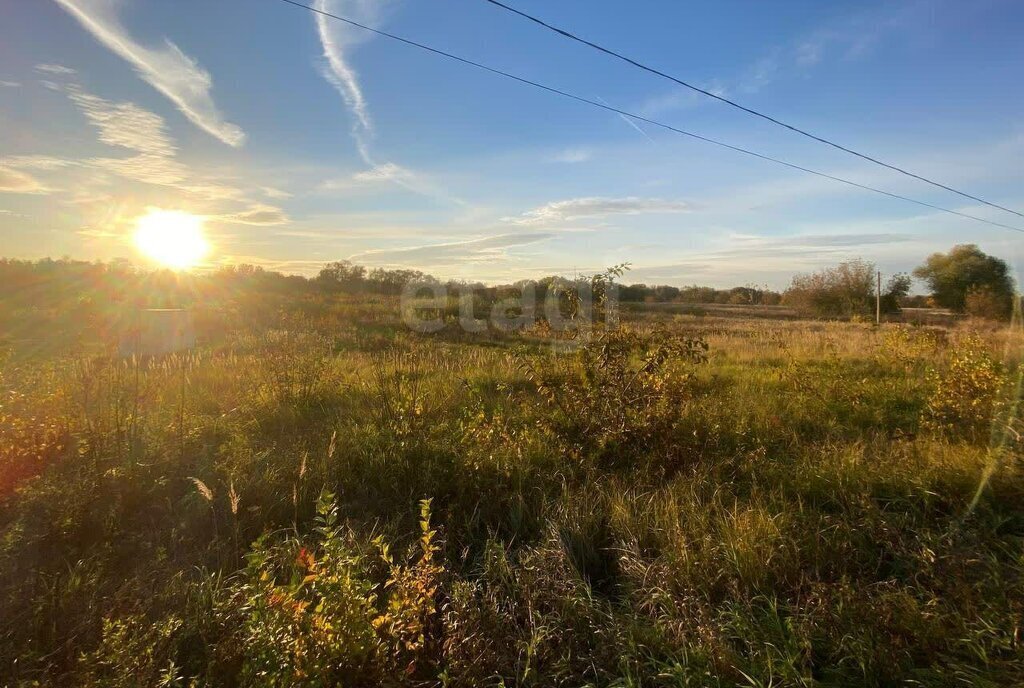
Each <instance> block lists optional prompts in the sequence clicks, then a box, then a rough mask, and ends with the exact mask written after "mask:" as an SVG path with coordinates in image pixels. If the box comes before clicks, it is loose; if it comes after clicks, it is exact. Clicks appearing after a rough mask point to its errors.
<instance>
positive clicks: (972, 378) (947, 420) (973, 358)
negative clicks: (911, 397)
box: [925, 334, 1006, 441]
mask: <svg viewBox="0 0 1024 688" xmlns="http://www.w3.org/2000/svg"><path fill="white" fill-rule="evenodd" d="M928 379H929V382H930V383H931V386H932V390H933V391H932V395H931V397H930V398H929V399H928V404H927V407H926V409H925V425H926V427H930V428H932V429H933V430H936V431H938V432H941V433H944V434H947V435H953V436H957V435H959V436H964V437H968V438H970V439H972V440H975V441H977V440H982V439H988V434H987V433H988V431H989V428H990V427H991V424H992V419H993V416H994V415H995V411H996V404H997V403H998V394H999V391H1000V390H1001V389H1002V387H1003V385H1004V384H1005V381H1006V378H1005V373H1004V370H1003V368H1002V366H1001V365H1000V364H999V363H998V362H997V361H996V360H995V359H993V358H992V355H991V354H990V353H989V351H988V349H987V347H986V346H985V344H984V342H982V340H981V338H980V337H978V335H976V334H971V335H968V336H967V337H966V338H965V339H964V340H963V341H962V342H961V343H960V344H959V345H958V346H957V347H956V348H955V349H954V350H953V352H952V356H951V358H950V361H949V365H948V367H947V368H946V369H945V370H941V369H933V370H932V371H931V372H930V374H929V376H928Z"/></svg>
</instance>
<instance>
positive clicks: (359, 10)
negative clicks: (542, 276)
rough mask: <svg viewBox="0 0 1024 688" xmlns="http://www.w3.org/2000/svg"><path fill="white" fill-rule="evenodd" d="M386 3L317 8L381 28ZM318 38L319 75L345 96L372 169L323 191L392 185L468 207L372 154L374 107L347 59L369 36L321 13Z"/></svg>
mask: <svg viewBox="0 0 1024 688" xmlns="http://www.w3.org/2000/svg"><path fill="white" fill-rule="evenodd" d="M387 6H388V2H387V1H386V0H316V2H315V4H314V7H315V8H316V9H318V10H320V11H321V12H329V13H331V14H341V15H344V16H346V17H352V18H353V19H355V20H356V21H358V22H360V23H361V24H365V25H367V26H374V25H376V24H379V23H380V21H381V18H382V16H383V13H384V12H385V11H386V9H387ZM314 20H315V22H316V30H317V36H318V37H319V38H320V45H321V47H322V48H323V58H324V62H323V64H322V65H321V72H322V73H323V76H324V78H325V79H326V80H327V81H328V82H329V83H330V84H331V85H332V86H334V88H335V89H336V90H337V91H338V93H340V94H341V97H342V100H343V101H344V102H345V107H346V108H347V109H348V111H349V113H350V114H351V116H352V127H351V131H352V138H353V140H354V141H355V144H356V150H357V151H358V153H359V157H360V158H361V159H362V161H363V162H364V163H365V164H366V165H368V166H369V167H370V169H368V170H366V171H364V172H359V173H356V174H355V175H353V176H352V177H351V178H350V179H347V180H346V179H330V180H327V181H325V182H324V183H322V184H321V185H320V188H319V190H320V191H339V190H344V189H349V188H352V187H353V184H354V185H360V184H366V183H374V182H392V183H394V184H398V185H399V186H402V187H404V188H406V189H408V190H409V191H412V192H414V193H417V194H420V195H422V196H426V197H430V198H435V199H440V200H442V201H445V202H448V203H452V204H455V205H465V202H464V201H462V200H461V199H459V198H456V197H455V196H452V195H451V194H449V193H448V192H447V191H445V190H444V189H440V188H438V187H437V186H436V185H434V184H432V183H430V182H429V181H428V180H426V179H424V178H423V175H421V174H417V173H415V172H413V171H411V170H409V169H408V168H405V167H403V166H401V165H399V164H397V163H394V162H380V161H379V160H377V159H376V157H375V156H374V153H373V145H372V144H373V138H374V124H373V118H372V116H371V114H370V106H369V103H368V102H367V100H366V96H365V95H364V94H363V88H362V86H361V85H360V82H359V75H358V74H357V72H356V70H355V69H354V68H353V67H352V64H351V62H350V60H349V54H350V53H351V52H352V50H353V49H354V48H355V47H356V46H357V45H359V44H360V43H363V42H365V41H366V40H367V39H368V38H369V37H370V34H368V33H367V32H365V31H362V30H360V29H357V28H353V27H351V26H348V25H346V24H344V23H342V22H338V21H333V20H332V19H331V18H330V17H326V16H324V15H323V14H319V13H314Z"/></svg>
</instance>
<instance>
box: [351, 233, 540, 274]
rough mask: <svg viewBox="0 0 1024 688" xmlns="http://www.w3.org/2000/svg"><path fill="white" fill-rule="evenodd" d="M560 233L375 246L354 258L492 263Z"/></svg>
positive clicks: (415, 262) (428, 263) (437, 264)
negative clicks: (509, 252)
mask: <svg viewBox="0 0 1024 688" xmlns="http://www.w3.org/2000/svg"><path fill="white" fill-rule="evenodd" d="M556 236H557V234H556V233H555V232H520V233H506V234H497V235H494V236H489V237H483V238H479V239H468V240H465V241H449V242H445V243H439V244H426V245H423V246H410V247H406V248H395V249H374V250H371V251H364V252H362V253H357V254H356V255H354V256H352V257H351V259H352V260H362V261H364V262H369V263H373V264H380V265H419V266H423V267H443V266H447V265H457V264H462V263H467V262H472V263H491V262H495V261H498V260H501V259H503V258H506V257H507V254H506V251H507V250H508V249H510V248H515V247H517V246H526V245H529V244H536V243H539V242H542V241H548V240H550V239H553V238H555V237H556Z"/></svg>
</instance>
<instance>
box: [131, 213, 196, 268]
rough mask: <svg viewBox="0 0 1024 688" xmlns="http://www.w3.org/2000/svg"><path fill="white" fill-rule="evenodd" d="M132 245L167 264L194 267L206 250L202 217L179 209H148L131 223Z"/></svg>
mask: <svg viewBox="0 0 1024 688" xmlns="http://www.w3.org/2000/svg"><path fill="white" fill-rule="evenodd" d="M135 245H136V246H137V247H138V249H139V251H141V252H142V253H143V254H145V255H146V256H147V257H148V258H151V259H152V260H155V261H157V262H158V263H162V264H164V265H166V266H167V267H171V268H175V269H178V270H183V269H185V268H191V267H194V266H195V265H197V264H198V263H199V261H200V260H202V259H203V257H204V256H206V254H207V253H208V252H209V250H210V244H209V243H207V241H206V237H205V236H204V234H203V218H202V217H200V216H198V215H192V214H191V213H185V212H181V211H179V210H158V209H155V208H154V209H151V210H150V211H149V212H148V213H146V214H145V215H143V216H142V217H140V218H139V219H138V220H137V221H136V223H135Z"/></svg>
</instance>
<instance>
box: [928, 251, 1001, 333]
mask: <svg viewBox="0 0 1024 688" xmlns="http://www.w3.org/2000/svg"><path fill="white" fill-rule="evenodd" d="M914 277H917V278H918V279H921V280H924V281H925V282H927V284H928V288H929V289H930V290H931V292H932V297H933V298H934V299H935V302H936V303H937V304H938V305H940V306H943V307H945V308H949V309H951V310H954V311H957V312H963V311H964V310H965V308H966V306H967V295H968V293H970V292H971V291H972V290H975V291H978V290H982V289H984V290H985V291H986V292H987V295H988V296H987V298H986V300H987V301H992V300H994V301H995V302H996V304H997V306H996V310H998V311H999V312H1000V313H1002V315H1004V316H1005V315H1006V314H1008V313H1009V312H1010V308H1011V306H1012V303H1013V291H1014V285H1013V278H1012V277H1010V268H1009V267H1008V266H1007V264H1006V262H1005V261H1002V260H1000V259H999V258H996V257H995V256H990V255H988V254H986V253H985V252H983V251H982V250H981V249H979V248H978V247H977V246H976V245H974V244H960V245H959V246H954V247H953V248H952V250H950V252H949V253H933V254H932V255H931V256H929V257H928V260H926V261H925V262H924V263H923V264H922V265H920V266H919V267H918V268H917V269H915V270H914Z"/></svg>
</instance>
